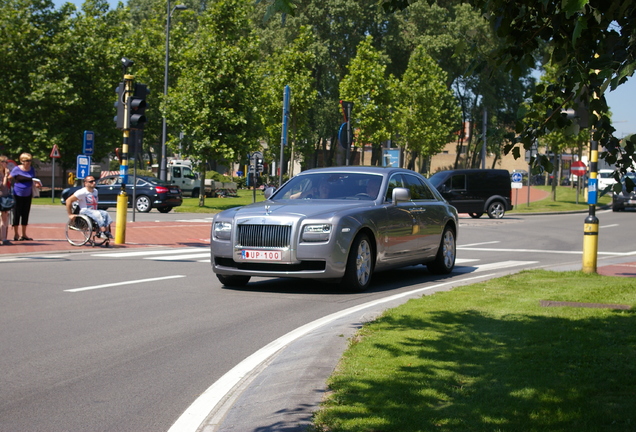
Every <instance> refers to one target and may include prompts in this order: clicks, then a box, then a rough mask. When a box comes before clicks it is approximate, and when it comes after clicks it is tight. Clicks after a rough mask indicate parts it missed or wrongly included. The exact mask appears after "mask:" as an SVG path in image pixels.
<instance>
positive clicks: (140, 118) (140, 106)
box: [128, 83, 150, 129]
mask: <svg viewBox="0 0 636 432" xmlns="http://www.w3.org/2000/svg"><path fill="white" fill-rule="evenodd" d="M149 93H150V90H148V86H147V85H146V84H139V83H135V90H134V92H133V94H132V96H131V97H130V98H129V99H128V103H129V106H128V108H129V111H128V113H129V115H130V117H129V119H130V123H129V126H130V128H131V129H143V128H144V126H145V125H146V116H145V113H146V108H147V107H148V104H147V103H146V97H147V96H148V94H149Z"/></svg>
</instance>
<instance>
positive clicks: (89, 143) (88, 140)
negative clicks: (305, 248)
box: [82, 131, 95, 156]
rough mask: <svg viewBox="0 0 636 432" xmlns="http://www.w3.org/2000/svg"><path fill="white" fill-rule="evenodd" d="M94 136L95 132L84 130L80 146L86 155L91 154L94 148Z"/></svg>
mask: <svg viewBox="0 0 636 432" xmlns="http://www.w3.org/2000/svg"><path fill="white" fill-rule="evenodd" d="M94 137H95V134H94V133H93V131H84V144H83V146H82V152H83V153H84V154H85V155H86V156H93V149H94V143H95V141H94Z"/></svg>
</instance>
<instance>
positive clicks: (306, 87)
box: [260, 26, 318, 161]
mask: <svg viewBox="0 0 636 432" xmlns="http://www.w3.org/2000/svg"><path fill="white" fill-rule="evenodd" d="M313 43H314V38H313V34H312V32H311V31H310V29H309V28H307V27H305V26H301V27H300V28H299V29H298V35H297V37H296V38H295V39H294V40H293V41H292V42H291V44H289V45H285V46H282V47H279V48H276V49H275V51H274V52H273V53H272V54H271V55H269V56H267V57H266V59H265V61H263V62H262V63H261V65H260V68H261V72H260V74H261V76H262V88H263V110H262V115H263V120H262V121H263V124H264V125H265V130H266V137H267V139H266V141H267V142H268V143H271V144H272V145H271V146H270V147H269V149H270V152H269V154H266V155H265V157H266V158H267V159H269V160H276V161H278V160H280V150H279V149H280V146H279V145H277V144H278V143H279V142H280V137H281V131H282V101H283V89H284V88H285V86H286V85H288V86H289V87H290V94H291V98H290V106H289V111H290V120H289V122H290V138H291V139H290V141H291V142H292V146H294V148H295V151H296V152H298V153H299V154H309V155H310V154H311V152H312V150H313V146H312V142H313V140H314V139H315V134H314V133H313V131H312V129H311V127H310V123H309V120H310V109H311V107H312V106H313V105H314V103H315V101H316V98H317V93H318V92H317V90H316V82H315V79H314V78H313V77H312V74H311V68H312V65H313V64H314V62H315V55H314V53H313V52H312V51H311V50H310V46H311V45H312V44H313ZM292 146H288V147H287V149H289V150H290V149H291V147H292ZM290 152H291V150H290ZM286 156H287V157H289V154H288V155H286Z"/></svg>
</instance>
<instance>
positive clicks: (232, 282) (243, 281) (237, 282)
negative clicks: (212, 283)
mask: <svg viewBox="0 0 636 432" xmlns="http://www.w3.org/2000/svg"><path fill="white" fill-rule="evenodd" d="M216 277H217V278H218V279H219V282H221V283H222V284H223V285H225V286H228V287H244V286H245V285H247V283H248V282H249V281H250V276H230V275H222V274H217V275H216Z"/></svg>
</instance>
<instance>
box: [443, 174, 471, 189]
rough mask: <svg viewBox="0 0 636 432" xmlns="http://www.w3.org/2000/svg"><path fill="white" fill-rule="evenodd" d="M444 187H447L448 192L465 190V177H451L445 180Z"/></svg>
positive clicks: (462, 175) (463, 175)
mask: <svg viewBox="0 0 636 432" xmlns="http://www.w3.org/2000/svg"><path fill="white" fill-rule="evenodd" d="M445 186H448V188H449V190H466V175H465V174H459V175H454V176H452V177H451V178H449V179H448V180H446V183H445Z"/></svg>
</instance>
